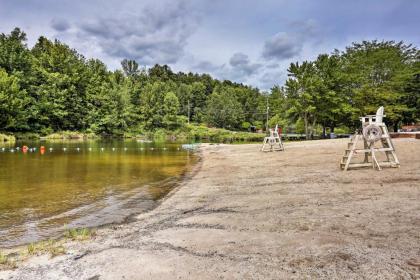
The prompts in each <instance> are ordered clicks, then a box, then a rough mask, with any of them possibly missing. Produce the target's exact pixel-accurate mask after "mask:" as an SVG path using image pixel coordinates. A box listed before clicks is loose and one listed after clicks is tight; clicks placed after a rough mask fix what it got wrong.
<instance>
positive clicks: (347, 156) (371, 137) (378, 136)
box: [340, 106, 400, 171]
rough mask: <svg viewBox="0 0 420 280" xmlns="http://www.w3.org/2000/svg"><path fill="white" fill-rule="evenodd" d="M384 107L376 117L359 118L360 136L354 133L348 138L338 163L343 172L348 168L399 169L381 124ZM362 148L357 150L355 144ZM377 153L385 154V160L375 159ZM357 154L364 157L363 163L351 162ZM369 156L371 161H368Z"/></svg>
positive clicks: (377, 112) (383, 124)
mask: <svg viewBox="0 0 420 280" xmlns="http://www.w3.org/2000/svg"><path fill="white" fill-rule="evenodd" d="M383 117H385V115H384V107H382V106H381V107H379V109H378V110H377V111H376V115H367V116H364V117H361V118H360V121H361V122H362V134H360V133H358V132H357V131H356V133H355V134H354V135H353V136H351V137H350V142H349V143H347V149H346V151H345V153H344V156H343V158H342V160H341V162H340V167H341V169H343V170H344V171H347V170H348V169H349V168H358V167H369V166H371V167H373V168H374V169H375V168H377V169H378V170H381V169H382V167H385V166H387V167H399V166H400V162H399V161H398V158H397V154H396V153H395V148H394V145H393V144H392V141H391V136H390V135H389V132H388V128H387V127H386V125H385V123H384V122H383ZM361 140H363V148H357V144H358V143H359V142H360V143H361V142H362V141H361ZM378 152H382V153H385V156H386V160H384V161H380V160H378V158H377V154H376V153H378ZM359 154H362V155H364V159H363V162H356V163H354V162H352V160H353V159H354V158H355V157H356V156H357V155H359ZM369 156H370V158H371V160H370V161H369Z"/></svg>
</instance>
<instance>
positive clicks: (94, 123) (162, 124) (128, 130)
mask: <svg viewBox="0 0 420 280" xmlns="http://www.w3.org/2000/svg"><path fill="white" fill-rule="evenodd" d="M419 58H420V52H419V51H418V50H417V48H415V47H413V46H411V45H407V44H404V43H403V42H393V41H381V42H380V41H363V42H361V43H353V44H352V45H351V46H349V47H347V48H346V49H345V50H344V51H338V50H335V51H333V52H332V53H331V54H321V55H319V56H318V58H317V59H316V60H315V61H304V62H302V63H298V62H296V63H292V64H291V65H290V67H289V68H288V69H287V71H288V79H287V81H286V82H285V84H284V85H274V86H273V88H272V89H271V91H270V92H263V91H260V90H259V89H257V88H254V87H251V86H247V85H243V84H238V83H234V82H231V81H220V80H217V79H214V78H212V77H211V76H210V75H207V74H195V73H183V72H178V73H175V72H173V71H172V70H171V69H170V67H168V66H167V65H155V66H153V67H151V68H146V67H142V66H139V64H138V63H137V62H136V61H132V60H123V61H122V62H121V70H115V71H110V70H108V69H107V67H106V65H105V64H104V63H103V62H101V61H100V60H97V59H85V58H84V57H83V56H82V55H81V54H79V53H78V52H77V51H76V50H74V49H71V48H70V47H69V46H67V45H66V44H64V43H62V42H60V41H58V40H55V41H51V40H48V39H47V38H45V37H40V38H39V39H38V41H37V43H36V44H35V45H34V46H33V47H32V48H29V47H28V46H27V44H26V34H25V33H24V32H23V31H21V30H20V29H18V28H16V29H14V30H13V31H12V32H11V33H10V34H1V35H0V116H1V117H0V131H3V132H7V133H25V132H26V133H28V132H35V133H39V134H41V135H47V134H51V133H54V132H57V131H80V132H86V133H94V134H104V135H128V134H131V135H136V134H142V133H145V132H148V131H156V130H159V129H160V130H167V131H177V130H179V131H182V130H183V129H184V130H185V129H189V128H191V126H193V124H194V125H201V126H203V125H206V126H209V127H220V128H226V129H229V130H238V131H239V130H243V131H246V130H248V129H249V127H250V126H251V125H253V126H256V127H257V128H259V129H263V128H264V127H265V122H266V118H267V114H266V112H267V104H268V106H269V113H268V119H269V125H270V126H272V125H275V124H276V123H278V124H279V125H281V126H282V127H284V128H285V129H288V130H289V131H295V132H304V133H306V135H307V137H310V135H313V134H314V133H320V132H322V131H324V132H325V129H326V128H328V129H329V130H330V131H334V129H336V130H337V129H338V128H339V129H340V130H342V131H351V130H352V129H354V128H355V127H357V126H358V125H359V124H358V117H359V116H361V115H364V114H370V113H374V112H375V111H376V109H377V108H378V107H379V106H381V105H383V106H385V110H386V115H387V117H386V122H387V123H388V124H389V125H390V127H391V128H394V129H397V127H398V126H399V125H401V124H404V123H412V122H418V121H419V120H420V59H419ZM279 79H280V77H279Z"/></svg>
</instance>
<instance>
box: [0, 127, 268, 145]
mask: <svg viewBox="0 0 420 280" xmlns="http://www.w3.org/2000/svg"><path fill="white" fill-rule="evenodd" d="M264 136H265V134H264V133H251V132H246V131H231V130H227V129H222V128H210V127H207V126H205V125H192V124H191V125H186V126H184V127H182V128H179V129H176V130H168V129H157V130H153V131H136V132H126V133H123V134H95V133H92V132H80V131H57V132H54V133H51V134H47V135H44V134H42V133H39V134H38V133H32V132H31V133H15V134H13V135H6V134H0V143H4V142H10V143H11V142H15V141H16V140H94V139H109V138H117V139H130V138H131V139H144V140H150V141H155V142H164V141H182V142H196V141H204V142H207V141H214V142H222V143H232V142H255V141H261V140H262V138H263V137H264Z"/></svg>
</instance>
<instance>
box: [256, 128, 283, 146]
mask: <svg viewBox="0 0 420 280" xmlns="http://www.w3.org/2000/svg"><path fill="white" fill-rule="evenodd" d="M261 151H262V152H273V151H284V146H283V142H282V141H281V136H280V134H279V128H278V125H276V127H275V128H274V129H271V128H270V136H267V137H264V142H263V145H262V147H261Z"/></svg>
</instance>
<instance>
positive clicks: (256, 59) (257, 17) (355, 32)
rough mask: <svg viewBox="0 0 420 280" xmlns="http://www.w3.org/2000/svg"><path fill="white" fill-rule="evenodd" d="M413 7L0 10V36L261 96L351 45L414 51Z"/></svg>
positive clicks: (69, 3) (63, 4)
mask: <svg viewBox="0 0 420 280" xmlns="http://www.w3.org/2000/svg"><path fill="white" fill-rule="evenodd" d="M419 15H420V1H418V0H364V1H359V0H352V1H336V0H293V1H292V0H287V1H283V0H259V1H253V0H212V1H204V0H179V1H178V0H172V1H171V0H143V1H139V0H137V1H135V0H118V1H117V0H107V1H105V0H62V1H59V0H0V33H9V32H10V31H11V30H12V29H13V28H14V27H15V26H18V27H20V28H22V29H23V30H24V31H25V32H26V33H27V35H28V44H29V46H32V45H33V44H34V43H35V42H36V40H37V38H38V37H39V36H40V35H44V36H47V37H48V38H51V39H53V38H58V39H59V40H61V41H63V42H65V43H67V44H69V45H70V46H71V47H73V48H75V49H77V50H78V51H79V52H80V53H82V54H83V55H85V56H86V57H87V58H99V59H101V60H103V61H104V62H105V63H106V64H107V65H108V66H109V68H111V69H116V68H119V67H120V61H121V60H122V59H123V58H128V59H135V60H137V61H138V62H139V64H141V65H144V66H150V65H153V64H155V63H159V64H168V65H170V66H171V68H172V69H173V70H175V71H194V72H203V73H204V72H205V73H210V74H212V75H213V76H215V77H217V78H220V79H231V80H234V81H237V82H243V83H246V84H250V85H253V86H257V87H259V88H261V89H269V88H270V87H271V86H273V85H274V84H282V83H283V82H284V80H285V79H286V77H287V72H286V69H287V66H288V65H289V64H290V62H294V61H303V60H308V59H314V58H316V56H317V55H318V54H319V53H330V52H332V51H333V50H334V48H338V49H343V48H344V47H345V46H346V45H349V44H350V43H351V42H354V41H361V40H372V39H378V40H383V39H385V40H396V41H399V40H403V41H405V42H407V43H412V44H414V45H415V46H417V47H419V46H420V31H419V30H420V16H419Z"/></svg>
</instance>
